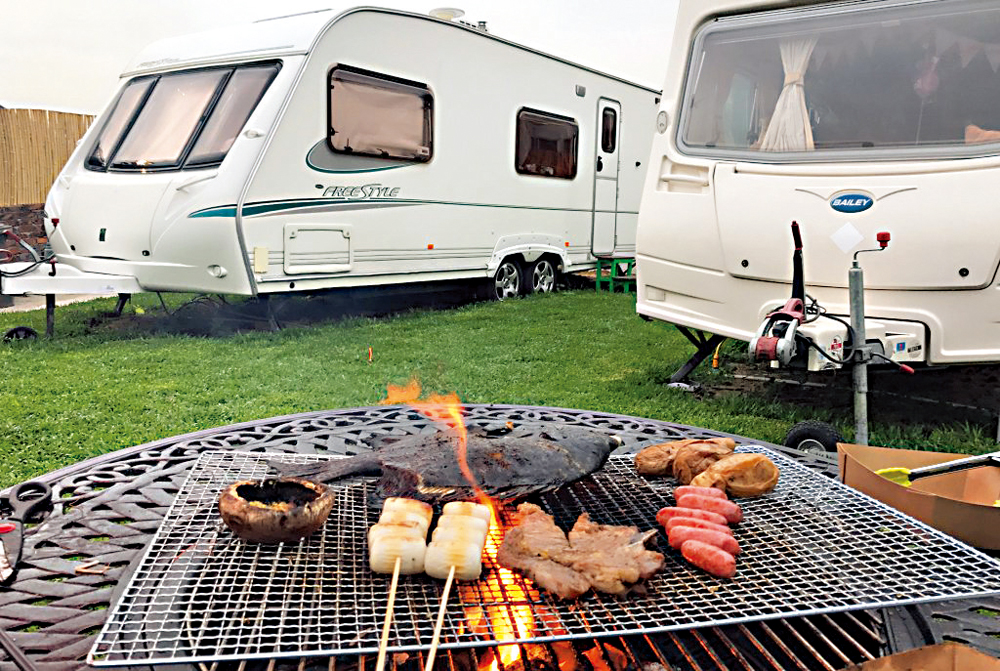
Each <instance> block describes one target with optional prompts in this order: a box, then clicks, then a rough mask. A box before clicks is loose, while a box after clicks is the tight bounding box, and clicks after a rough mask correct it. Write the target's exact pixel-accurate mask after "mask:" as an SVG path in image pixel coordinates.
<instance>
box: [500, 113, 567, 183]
mask: <svg viewBox="0 0 1000 671" xmlns="http://www.w3.org/2000/svg"><path fill="white" fill-rule="evenodd" d="M579 139H580V128H579V126H578V125H577V123H576V121H574V120H573V119H570V118H567V117H564V116H558V115H555V114H549V113H547V112H540V111H538V110H531V109H522V110H521V111H519V112H518V113H517V133H516V135H515V144H514V160H515V164H514V168H515V169H516V170H517V172H518V173H520V174H522V175H538V176H541V177H558V178H561V179H573V178H574V177H576V161H577V146H578V144H579Z"/></svg>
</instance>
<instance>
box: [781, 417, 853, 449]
mask: <svg viewBox="0 0 1000 671" xmlns="http://www.w3.org/2000/svg"><path fill="white" fill-rule="evenodd" d="M842 442H844V439H843V438H841V437H840V433H838V432H837V429H836V428H834V426H833V425H832V424H827V423H826V422H818V421H816V420H813V419H807V420H806V421H804V422H799V423H798V424H796V425H795V426H793V427H792V428H791V429H790V430H789V431H788V433H787V434H786V435H785V446H786V447H794V448H795V449H797V450H802V451H803V452H812V453H818V454H829V453H831V452H833V453H834V454H836V452H837V443H842Z"/></svg>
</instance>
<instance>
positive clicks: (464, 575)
mask: <svg viewBox="0 0 1000 671" xmlns="http://www.w3.org/2000/svg"><path fill="white" fill-rule="evenodd" d="M489 519H490V509H489V508H488V507H486V506H484V505H481V504H478V503H467V502H454V503H448V504H446V505H445V507H444V511H443V514H442V515H441V519H440V520H438V525H437V528H436V529H434V534H433V536H432V537H431V543H430V545H428V546H427V555H426V557H425V564H424V571H425V572H426V573H427V575H429V576H431V577H434V578H441V577H444V575H445V571H447V577H446V578H445V582H444V591H443V593H442V594H441V606H440V607H439V608H438V614H437V621H436V622H435V623H434V637H433V638H432V639H431V647H430V651H429V652H428V653H427V664H426V665H425V666H424V668H425V669H426V671H434V659H435V657H436V656H437V650H438V646H439V645H440V644H441V628H442V626H443V625H444V614H445V611H446V610H447V608H448V596H449V595H450V594H451V586H452V585H453V584H454V581H455V578H456V577H457V578H458V579H459V580H476V579H477V578H478V577H479V574H480V573H482V571H483V563H482V556H483V547H484V546H485V545H486V534H487V533H489Z"/></svg>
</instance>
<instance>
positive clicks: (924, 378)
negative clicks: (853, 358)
mask: <svg viewBox="0 0 1000 671" xmlns="http://www.w3.org/2000/svg"><path fill="white" fill-rule="evenodd" d="M725 370H726V372H727V373H728V375H726V376H724V377H720V378H714V379H712V380H711V381H709V382H706V383H705V386H706V392H707V393H713V394H728V393H732V394H749V395H756V396H766V397H767V398H770V399H773V400H776V401H780V402H783V403H789V404H792V405H797V406H801V407H803V408H806V409H808V408H826V409H829V410H831V411H833V412H835V413H836V414H846V415H847V416H853V408H854V393H853V392H854V389H853V384H852V380H851V371H850V370H849V369H842V370H839V371H823V372H817V373H806V372H800V371H786V370H774V369H771V368H767V367H766V366H763V365H760V366H758V365H753V364H750V363H745V362H730V363H727V364H726V365H725ZM998 382H1000V365H982V366H955V367H934V368H922V369H917V372H916V374H914V375H908V374H906V373H903V372H900V371H899V370H898V369H897V368H895V367H894V366H892V367H890V366H874V367H870V368H869V369H868V389H869V394H868V414H869V419H871V420H873V421H878V422H884V423H891V424H912V423H913V422H914V419H915V418H917V419H918V421H919V422H920V423H927V424H934V425H942V424H962V423H968V424H974V425H978V426H981V427H983V428H984V430H986V431H987V432H988V434H989V435H992V434H993V433H994V432H995V431H996V424H997V414H998V411H1000V384H998Z"/></svg>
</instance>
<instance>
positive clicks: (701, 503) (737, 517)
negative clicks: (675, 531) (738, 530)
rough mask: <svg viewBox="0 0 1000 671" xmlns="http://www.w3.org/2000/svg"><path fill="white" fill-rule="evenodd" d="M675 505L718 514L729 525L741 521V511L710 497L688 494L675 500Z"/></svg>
mask: <svg viewBox="0 0 1000 671" xmlns="http://www.w3.org/2000/svg"><path fill="white" fill-rule="evenodd" d="M677 505H678V506H680V507H681V508H697V509H698V510H707V511H709V512H713V513H718V514H720V515H722V516H723V517H725V518H726V521H727V522H729V523H730V524H736V523H737V522H742V521H743V509H742V508H740V507H739V506H738V505H736V504H735V503H733V502H732V501H725V500H723V499H716V498H712V497H711V496H699V495H698V494H688V495H687V496H681V497H680V498H678V499H677Z"/></svg>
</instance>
